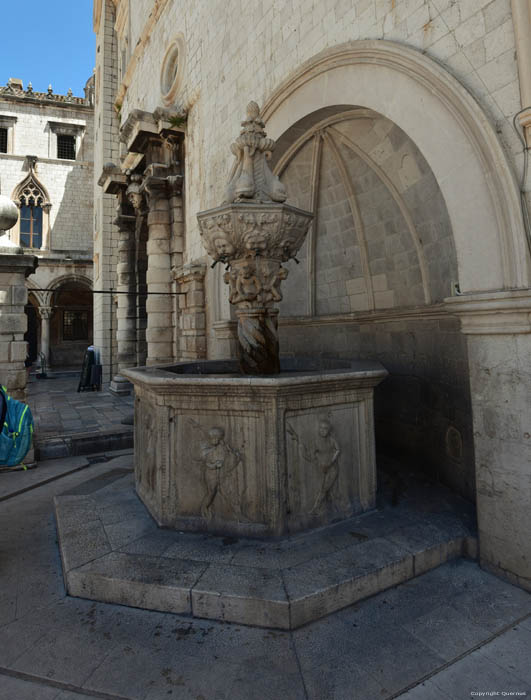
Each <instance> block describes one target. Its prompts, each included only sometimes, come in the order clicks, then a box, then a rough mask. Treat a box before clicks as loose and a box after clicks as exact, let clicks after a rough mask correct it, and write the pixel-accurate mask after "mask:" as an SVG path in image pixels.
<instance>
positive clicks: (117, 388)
mask: <svg viewBox="0 0 531 700" xmlns="http://www.w3.org/2000/svg"><path fill="white" fill-rule="evenodd" d="M132 390H133V385H132V384H131V382H130V381H129V380H128V379H126V378H125V377H122V375H121V374H117V375H116V376H115V377H113V379H112V380H111V383H110V384H109V391H110V392H111V393H112V394H115V395H116V396H127V395H128V394H130V393H131V391H132Z"/></svg>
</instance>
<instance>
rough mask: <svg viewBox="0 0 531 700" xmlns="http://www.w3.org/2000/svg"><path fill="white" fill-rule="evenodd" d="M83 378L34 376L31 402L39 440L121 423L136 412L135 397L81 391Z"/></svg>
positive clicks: (31, 378) (29, 396)
mask: <svg viewBox="0 0 531 700" xmlns="http://www.w3.org/2000/svg"><path fill="white" fill-rule="evenodd" d="M78 382H79V377H78V376H77V375H76V376H70V377H57V378H56V377H53V376H52V377H50V378H47V379H36V378H35V377H30V380H29V383H28V403H29V405H30V408H31V411H32V413H33V418H34V421H35V436H36V438H37V440H39V439H40V438H43V437H52V436H54V435H72V434H75V433H91V432H98V431H102V430H109V429H112V428H114V427H118V426H121V421H122V419H123V418H124V417H126V416H129V415H131V413H132V411H133V397H132V395H129V396H115V395H114V394H111V393H110V392H109V391H105V390H104V391H82V392H79V393H78V391H77V387H78Z"/></svg>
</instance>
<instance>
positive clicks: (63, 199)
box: [0, 94, 94, 252]
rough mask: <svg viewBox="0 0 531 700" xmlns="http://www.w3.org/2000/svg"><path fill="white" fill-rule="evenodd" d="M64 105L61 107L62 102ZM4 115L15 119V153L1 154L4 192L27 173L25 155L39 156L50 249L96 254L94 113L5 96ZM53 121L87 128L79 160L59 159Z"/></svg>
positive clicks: (0, 113)
mask: <svg viewBox="0 0 531 700" xmlns="http://www.w3.org/2000/svg"><path fill="white" fill-rule="evenodd" d="M61 104H62V103H61ZM0 117H13V118H16V121H15V122H14V124H13V127H12V131H13V134H12V139H11V141H12V151H11V152H10V153H0V180H1V187H2V194H4V195H6V196H13V193H14V190H15V188H16V187H17V185H19V184H20V183H21V182H22V181H23V180H24V179H25V177H26V176H27V175H28V172H29V167H28V162H27V158H26V156H28V155H32V156H37V164H36V169H35V175H36V177H37V178H38V180H39V182H40V183H41V184H42V185H43V186H44V187H45V188H46V191H47V192H48V195H49V198H50V202H51V205H52V206H51V208H50V229H51V235H50V247H51V249H53V250H56V251H58V250H69V251H86V252H90V251H92V209H93V178H94V174H93V166H92V161H93V111H92V108H91V107H89V106H86V105H69V106H58V105H54V104H53V103H52V104H49V103H47V104H42V103H40V102H39V101H37V100H30V99H28V100H26V98H19V99H14V98H10V97H9V96H6V95H5V94H4V95H0ZM50 122H53V123H54V124H57V123H62V124H65V125H74V126H78V127H80V128H82V131H81V132H80V133H81V135H80V137H79V147H78V151H77V154H76V160H75V161H71V160H62V159H59V158H57V150H56V148H57V138H56V135H55V133H54V132H53V130H52V129H51V128H50Z"/></svg>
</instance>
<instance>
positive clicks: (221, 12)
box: [121, 0, 521, 259]
mask: <svg viewBox="0 0 531 700" xmlns="http://www.w3.org/2000/svg"><path fill="white" fill-rule="evenodd" d="M156 4H157V5H160V4H161V3H160V0H159V1H158V2H157V3H156ZM162 4H163V3H162ZM154 5H155V3H154V1H153V0H143V2H142V3H141V4H138V5H135V10H134V12H132V13H131V30H130V36H129V46H133V47H134V46H135V45H136V43H137V41H138V39H139V38H140V36H141V32H142V29H143V27H144V25H145V23H146V18H147V17H148V15H149V11H150V9H152V8H153V7H154ZM178 32H182V33H183V34H184V37H185V45H186V57H185V59H184V60H185V67H184V75H183V81H182V86H183V87H182V90H181V92H180V98H179V102H180V103H182V105H183V106H185V107H186V108H187V109H188V110H189V116H188V125H189V133H190V134H192V133H193V134H194V136H193V158H191V159H190V160H189V162H187V173H186V175H187V180H188V182H189V183H193V185H192V184H190V186H189V189H187V192H186V201H187V218H186V224H187V232H188V235H189V236H190V239H189V241H190V245H189V250H188V255H189V259H195V258H197V257H199V256H201V255H202V254H203V251H202V249H201V245H200V242H199V237H198V235H197V224H196V221H195V212H197V211H200V210H201V209H205V208H207V207H210V206H214V205H216V204H218V203H219V201H220V197H221V194H222V190H223V183H224V177H220V174H223V173H226V172H227V171H228V167H229V165H228V162H227V156H226V154H227V148H228V144H229V143H230V139H231V138H232V135H233V132H234V125H235V124H238V123H239V121H240V120H241V118H242V116H243V111H244V108H245V104H246V103H247V101H248V100H249V99H251V98H252V99H255V100H257V101H258V102H262V103H263V102H264V100H265V99H266V98H267V97H268V96H269V95H270V94H271V93H272V91H273V90H274V89H276V88H277V86H278V85H279V84H280V83H281V82H282V81H283V80H285V79H286V78H287V77H288V76H289V75H290V74H291V73H292V72H293V71H294V70H295V69H296V68H297V67H299V66H300V65H301V64H303V63H304V61H306V60H307V59H310V58H311V57H312V56H314V55H316V54H317V53H318V52H319V51H321V50H323V49H326V48H328V47H331V46H334V45H337V44H340V43H342V42H347V41H353V40H358V39H385V40H389V41H395V42H398V43H402V44H406V45H407V46H410V47H412V48H415V49H418V50H419V51H422V52H424V53H425V54H426V55H427V56H428V57H430V58H432V59H434V60H435V61H437V62H439V63H442V64H443V65H444V66H445V68H446V69H447V70H448V71H449V72H450V73H452V74H453V75H454V76H455V77H456V78H457V79H458V80H459V81H460V82H461V83H462V84H463V85H464V86H465V87H466V88H467V89H468V90H469V91H470V92H471V93H472V94H473V95H474V97H475V98H476V99H477V100H478V102H479V103H480V104H481V106H482V107H483V109H484V110H485V111H486V112H487V114H488V115H489V117H490V119H491V121H492V122H493V123H494V124H495V125H496V128H497V130H498V132H499V134H500V138H501V139H502V141H503V144H504V146H505V149H506V152H507V154H508V155H509V157H510V158H511V160H512V162H513V163H514V164H515V168H520V167H521V145H520V143H519V141H518V138H517V136H516V134H515V133H514V131H513V128H512V124H511V121H512V117H513V115H514V114H515V113H516V112H517V111H518V109H519V108H520V93H519V83H518V71H517V64H516V59H515V40H514V32H513V28H512V18H511V3H510V0H463V1H461V0H460V1H459V2H455V0H392V1H391V0H337V2H335V3H334V2H332V1H331V2H322V3H315V2H312V0H286V1H285V2H282V3H281V5H279V3H278V2H276V1H275V0H266V1H265V2H261V3H246V4H245V3H244V4H242V3H239V2H235V1H231V2H209V3H188V2H185V1H184V0H178V1H175V2H167V3H166V4H165V8H164V10H163V12H162V15H161V19H160V21H158V22H157V23H156V24H155V25H154V27H153V29H152V33H151V35H150V37H149V45H148V49H147V50H145V51H144V53H143V54H141V55H140V57H139V59H138V64H137V66H136V69H135V75H141V76H142V79H141V80H132V81H131V84H130V86H129V88H128V90H127V92H126V94H125V98H124V100H123V105H122V109H121V117H122V121H123V120H125V119H126V118H127V116H128V113H129V111H130V110H131V109H138V108H139V109H144V110H147V111H153V110H154V109H155V108H156V107H157V106H159V105H160V103H161V98H160V71H161V65H162V59H163V57H164V54H165V51H166V49H167V47H168V45H169V43H170V42H171V40H172V38H173V37H174V35H175V34H176V33H178ZM272 57H274V60H272ZM436 131H437V125H436V124H434V135H435V134H436ZM205 164H208V168H209V170H210V172H211V173H216V176H215V177H214V176H212V177H207V176H206V175H207V174H206V173H205V171H204V168H205V167H206V166H205Z"/></svg>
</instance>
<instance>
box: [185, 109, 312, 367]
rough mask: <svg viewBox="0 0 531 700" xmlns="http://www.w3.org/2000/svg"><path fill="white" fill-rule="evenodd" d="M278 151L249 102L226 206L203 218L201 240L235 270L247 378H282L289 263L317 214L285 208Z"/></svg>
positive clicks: (230, 274) (232, 283)
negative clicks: (273, 157)
mask: <svg viewBox="0 0 531 700" xmlns="http://www.w3.org/2000/svg"><path fill="white" fill-rule="evenodd" d="M274 146H275V142H274V141H273V139H270V138H268V137H267V135H266V132H265V130H264V122H263V121H262V119H261V118H260V109H259V107H258V105H257V104H256V102H250V103H249V104H248V105H247V116H246V119H244V121H243V122H242V130H241V132H240V135H239V136H238V138H237V139H236V141H234V143H233V144H232V145H231V151H232V153H233V154H234V155H235V157H236V160H235V162H234V165H233V167H232V171H231V174H230V178H229V184H228V187H227V190H226V192H225V200H224V203H223V205H222V206H221V207H217V208H216V209H209V210H208V211H203V212H200V213H199V214H198V215H197V218H198V220H199V226H200V229H201V238H202V241H203V245H204V246H205V248H206V250H207V252H208V254H209V255H211V256H212V257H213V258H214V265H215V264H216V263H218V262H222V263H224V264H225V265H226V266H227V269H226V271H225V275H224V281H225V282H226V283H227V284H228V285H229V290H230V291H229V301H230V303H231V304H233V305H234V306H235V307H236V309H237V312H236V313H237V316H238V340H239V348H240V367H241V370H242V372H244V373H245V374H277V373H278V372H279V371H280V362H279V352H278V321H277V317H278V309H276V308H274V306H275V304H276V303H277V302H279V301H281V300H282V293H281V291H280V285H281V283H282V281H283V280H285V279H286V277H287V276H288V270H287V269H286V268H285V267H283V266H282V263H285V262H287V261H288V260H290V259H292V258H295V255H296V254H297V251H298V250H299V248H300V247H301V245H302V243H303V241H304V238H305V236H306V233H307V231H308V227H309V225H310V222H311V220H312V214H311V213H310V212H307V211H302V210H301V209H297V208H295V207H292V206H290V205H288V204H285V200H286V198H287V193H286V189H285V187H284V185H283V184H282V183H281V182H280V180H279V179H278V177H277V176H276V175H273V173H272V172H271V170H270V169H269V165H268V163H267V159H268V157H269V156H270V154H271V151H272V150H273V148H274Z"/></svg>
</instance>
